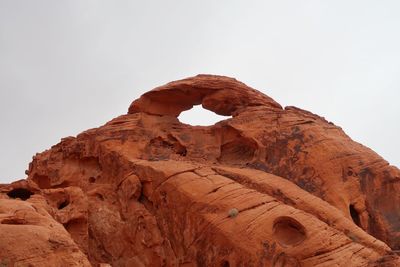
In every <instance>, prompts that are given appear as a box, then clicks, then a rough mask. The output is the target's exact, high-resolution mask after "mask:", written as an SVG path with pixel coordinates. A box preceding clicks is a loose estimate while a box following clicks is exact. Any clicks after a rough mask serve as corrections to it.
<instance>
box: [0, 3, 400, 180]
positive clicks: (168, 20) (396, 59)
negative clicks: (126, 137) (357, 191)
mask: <svg viewBox="0 0 400 267" xmlns="http://www.w3.org/2000/svg"><path fill="white" fill-rule="evenodd" d="M399 14H400V1H397V0H393V1H384V0H380V1H368V0H362V1H352V0H346V1H343V0H325V1H322V0H321V1H306V0H304V1H299V0H292V1H288V0H279V1H278V0H276V1H266V0H260V1H256V0H252V1H244V0H242V1H235V0H218V1H215V0H213V1H210V0H202V1H194V0H185V1H183V0H181V1H178V0H169V1H161V0H160V1H149V0H146V1H100V0H96V1H95V0H86V1H84V0H75V1H72V0H65V1H54V0H35V1H32V0H25V1H21V0H0V125H1V129H0V147H1V150H0V182H9V181H12V180H16V179H20V178H24V177H25V175H24V171H25V169H27V166H28V163H29V161H30V160H31V157H32V155H34V154H35V153H36V152H40V151H43V150H45V149H47V148H49V147H50V146H51V145H53V144H56V143H58V142H59V141H60V139H61V138H62V137H65V136H69V135H76V134H78V133H79V132H81V131H83V130H86V129H88V128H92V127H97V126H99V125H102V124H103V123H105V122H107V121H109V120H110V119H112V118H113V117H116V116H118V115H120V114H124V113H126V111H127V109H128V106H129V104H130V103H131V101H132V100H134V99H135V98H137V97H139V96H140V95H141V94H142V93H144V92H145V91H148V90H150V89H152V88H153V87H155V86H158V85H162V84H164V83H166V82H169V81H172V80H177V79H181V78H185V77H187V76H193V75H196V74H198V73H211V74H220V75H227V76H232V77H235V78H237V79H238V80H241V81H243V82H245V83H246V84H248V85H250V86H252V87H254V88H256V89H259V90H261V91H263V92H264V93H266V94H267V95H269V96H271V97H272V98H274V99H275V100H276V101H278V102H279V103H281V104H282V105H283V106H287V105H295V106H298V107H301V108H304V109H307V110H310V111H312V112H314V113H317V114H319V115H322V116H325V117H326V118H327V119H328V120H331V121H333V122H334V123H335V124H337V125H340V126H342V127H343V129H344V130H345V131H346V132H347V133H348V134H349V135H350V136H351V137H352V138H353V139H355V140H356V141H359V142H361V143H363V144H365V145H367V146H369V147H371V148H372V149H374V150H375V151H377V152H378V153H379V154H381V155H382V156H383V157H384V158H386V159H387V160H388V161H389V162H390V163H392V164H394V165H397V166H400V154H399V153H398V149H399V145H400V138H399V137H398V134H399V130H400V126H399V115H400V106H399V105H398V101H399V96H400V15H399ZM191 118H192V119H193V121H194V124H196V119H198V117H196V116H192V117H191ZM202 118H209V116H202ZM201 123H204V121H202V122H201Z"/></svg>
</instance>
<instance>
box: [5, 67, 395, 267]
mask: <svg viewBox="0 0 400 267" xmlns="http://www.w3.org/2000/svg"><path fill="white" fill-rule="evenodd" d="M199 104H202V105H203V107H204V108H206V109H209V110H211V111H214V112H215V113H217V114H220V115H230V116H232V118H231V119H228V120H225V121H221V122H219V123H217V124H215V125H213V126H209V127H198V126H197V127H194V126H190V125H186V124H182V123H181V122H179V120H178V118H177V117H178V116H179V114H180V113H181V112H183V111H185V110H188V109H190V108H191V107H193V105H199ZM27 174H28V177H27V179H26V180H21V181H18V182H15V183H12V184H10V185H2V186H0V233H1V234H0V259H1V261H0V266H1V264H3V265H4V266H14V265H15V266H17V265H18V264H20V265H19V266H29V264H31V266H90V265H92V266H109V265H111V266H186V267H188V266H218V267H220V266H221V267H227V266H274V267H278V266H286V267H290V266H293V267H295V266H296V267H297V266H310V267H311V266H319V267H322V266H400V260H399V257H398V256H397V254H396V250H398V249H400V213H399V205H400V201H399V200H400V199H399V198H400V193H399V192H400V190H399V189H400V185H399V181H400V171H399V169H397V168H396V167H393V166H390V165H389V164H388V163H387V162H386V161H385V160H384V159H382V158H381V157H380V156H379V155H377V154H376V153H374V152H373V151H372V150H370V149H368V148H366V147H364V146H362V145H361V144H358V143H356V142H354V141H352V140H351V139H350V138H349V137H348V136H347V135H346V134H345V133H344V132H343V131H342V130H341V129H340V128H339V127H337V126H335V125H333V124H332V123H330V122H328V121H326V120H325V119H324V118H321V117H319V116H317V115H315V114H312V113H310V112H308V111H304V110H301V109H298V108H295V107H286V108H284V109H283V108H282V107H281V106H280V105H279V104H278V103H276V102H275V101H274V100H272V99H271V98H269V97H268V96H265V95H264V94H262V93H260V92H258V91H256V90H254V89H252V88H249V87H247V86H246V85H245V84H243V83H241V82H238V81H236V80H235V79H232V78H228V77H222V76H212V75H199V76H196V77H192V78H188V79H184V80H180V81H175V82H172V83H169V84H166V85H164V86H161V87H158V88H156V89H154V90H152V91H149V92H148V93H146V94H144V95H143V96H142V97H141V98H139V99H138V100H135V101H134V102H133V103H132V105H131V106H130V108H129V112H128V114H127V115H122V116H120V117H118V118H115V119H113V120H111V121H110V122H108V123H107V124H105V125H104V126H101V127H99V128H97V129H91V130H88V131H86V132H83V133H81V134H80V135H78V136H77V137H68V138H65V139H62V141H61V142H60V143H59V144H57V145H55V146H53V147H52V148H51V149H49V150H47V151H45V152H43V153H40V154H37V155H36V156H35V157H34V159H33V161H32V163H31V164H30V166H29V170H28V172H27ZM24 264H25V265H24Z"/></svg>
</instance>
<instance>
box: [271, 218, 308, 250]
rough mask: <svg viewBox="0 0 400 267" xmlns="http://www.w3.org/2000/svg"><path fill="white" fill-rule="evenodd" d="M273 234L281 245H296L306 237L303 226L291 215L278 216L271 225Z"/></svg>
mask: <svg viewBox="0 0 400 267" xmlns="http://www.w3.org/2000/svg"><path fill="white" fill-rule="evenodd" d="M273 231H274V235H275V237H276V239H277V241H278V242H279V244H281V245H282V246H283V247H290V246H296V245H298V244H300V243H301V242H303V241H304V240H305V239H306V230H305V228H304V226H303V225H302V224H301V223H299V222H298V221H296V220H295V219H293V218H291V217H280V218H278V219H277V220H276V221H275V223H274V227H273Z"/></svg>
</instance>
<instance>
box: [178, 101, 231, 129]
mask: <svg viewBox="0 0 400 267" xmlns="http://www.w3.org/2000/svg"><path fill="white" fill-rule="evenodd" d="M231 118H232V116H221V115H218V114H216V113H214V112H212V111H209V110H207V109H204V108H203V107H202V106H201V105H196V106H193V108H191V109H190V110H186V111H184V112H182V113H181V114H180V115H179V117H178V119H179V121H180V122H182V123H185V124H189V125H192V126H212V125H214V124H216V123H218V122H220V121H223V120H227V119H231Z"/></svg>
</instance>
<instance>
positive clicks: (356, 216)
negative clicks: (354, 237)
mask: <svg viewBox="0 0 400 267" xmlns="http://www.w3.org/2000/svg"><path fill="white" fill-rule="evenodd" d="M349 210H350V216H351V219H352V220H353V222H354V223H355V224H356V225H357V226H358V227H361V219H360V214H359V213H358V211H357V210H356V209H355V208H354V205H353V204H350V206H349Z"/></svg>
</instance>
